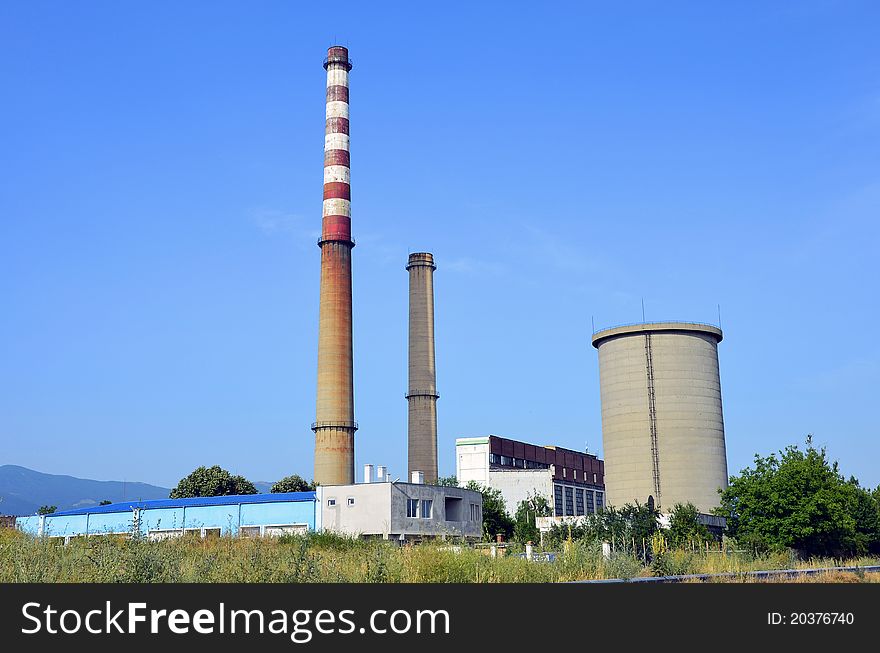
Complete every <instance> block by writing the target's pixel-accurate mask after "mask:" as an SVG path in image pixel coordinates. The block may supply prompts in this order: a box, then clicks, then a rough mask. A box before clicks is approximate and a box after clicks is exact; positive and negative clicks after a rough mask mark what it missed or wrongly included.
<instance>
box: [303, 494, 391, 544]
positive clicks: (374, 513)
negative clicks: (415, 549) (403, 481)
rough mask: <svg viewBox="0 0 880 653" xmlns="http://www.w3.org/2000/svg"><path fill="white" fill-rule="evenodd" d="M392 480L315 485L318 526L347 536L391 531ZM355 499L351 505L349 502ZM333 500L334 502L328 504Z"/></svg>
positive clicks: (385, 534) (383, 533) (383, 534)
mask: <svg viewBox="0 0 880 653" xmlns="http://www.w3.org/2000/svg"><path fill="white" fill-rule="evenodd" d="M393 485H394V484H393V483H358V484H356V485H327V486H321V487H319V488H318V498H319V499H321V528H322V529H323V530H326V531H333V532H336V533H343V534H346V535H363V534H369V535H382V536H387V535H388V534H389V533H391V530H392V529H391V487H392V486H393ZM349 499H354V505H349V501H348V500H349ZM331 501H332V502H335V505H330V503H331Z"/></svg>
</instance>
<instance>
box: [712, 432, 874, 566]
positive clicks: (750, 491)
mask: <svg viewBox="0 0 880 653" xmlns="http://www.w3.org/2000/svg"><path fill="white" fill-rule="evenodd" d="M715 512H716V514H718V515H721V516H722V517H725V518H726V519H727V530H728V534H729V535H731V536H732V537H734V538H736V539H737V540H739V541H740V542H741V543H743V544H746V545H748V546H750V547H753V548H755V549H756V550H759V551H767V550H781V549H785V548H791V549H795V550H796V551H797V552H798V553H800V554H801V555H802V556H834V557H842V556H851V555H861V554H864V553H867V552H868V551H871V550H877V548H878V545H880V515H878V509H877V501H876V500H875V498H874V497H873V496H872V495H871V493H869V492H868V491H866V490H864V489H863V488H861V487H859V484H858V481H857V480H856V479H854V478H851V479H850V480H849V481H847V480H845V479H844V477H843V476H842V475H841V473H840V471H839V469H838V465H837V462H834V463H831V462H829V461H828V457H827V455H826V452H825V448H824V447H823V448H821V449H816V448H815V447H814V446H813V442H812V437H811V436H807V442H806V449H805V450H801V449H799V448H798V447H797V446H796V445H792V446H789V447H786V448H785V449H784V450H782V451H780V452H779V454H778V455H777V454H770V455H769V456H767V457H761V456H760V455H757V454H756V455H755V466H754V469H752V468H748V467H747V468H746V469H744V470H742V472H740V475H739V476H732V477H731V478H730V485H729V486H728V487H727V489H725V490H723V491H722V492H721V505H720V507H719V508H718V509H716V511H715Z"/></svg>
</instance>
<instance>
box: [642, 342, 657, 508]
mask: <svg viewBox="0 0 880 653" xmlns="http://www.w3.org/2000/svg"><path fill="white" fill-rule="evenodd" d="M645 361H646V368H647V372H648V423H649V425H650V428H651V463H652V465H653V473H654V497H655V499H656V503H657V505H660V453H659V451H658V447H657V405H656V403H655V400H654V357H653V353H652V351H651V334H650V333H646V334H645Z"/></svg>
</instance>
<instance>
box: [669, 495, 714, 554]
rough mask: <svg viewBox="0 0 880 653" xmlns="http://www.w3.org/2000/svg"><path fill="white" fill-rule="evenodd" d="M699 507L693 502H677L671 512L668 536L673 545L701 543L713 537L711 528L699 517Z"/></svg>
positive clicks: (682, 545) (681, 545)
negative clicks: (710, 531)
mask: <svg viewBox="0 0 880 653" xmlns="http://www.w3.org/2000/svg"><path fill="white" fill-rule="evenodd" d="M697 515H698V512H697V507H696V506H695V505H694V504H692V503H685V504H681V503H677V504H675V506H673V508H672V512H671V513H670V514H669V531H668V532H667V533H666V537H667V538H668V540H669V544H671V545H672V546H673V547H684V546H689V545H690V544H692V543H693V544H697V545H701V544H703V543H705V542H708V541H710V540H711V539H712V535H711V533H709V529H708V528H706V525H705V524H701V523H700V522H699V519H698V518H697Z"/></svg>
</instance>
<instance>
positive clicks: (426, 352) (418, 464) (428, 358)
mask: <svg viewBox="0 0 880 653" xmlns="http://www.w3.org/2000/svg"><path fill="white" fill-rule="evenodd" d="M406 269H407V270H409V390H408V392H407V393H406V399H407V402H408V403H409V422H408V449H407V451H408V462H409V472H410V474H412V473H413V472H415V471H423V472H424V477H425V481H426V482H427V483H436V482H437V399H438V398H439V397H440V395H438V394H437V372H436V369H435V366H434V270H436V269H437V266H435V265H434V257H433V256H432V255H431V254H429V253H427V252H417V253H415V254H410V255H409V262H408V263H407V265H406Z"/></svg>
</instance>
